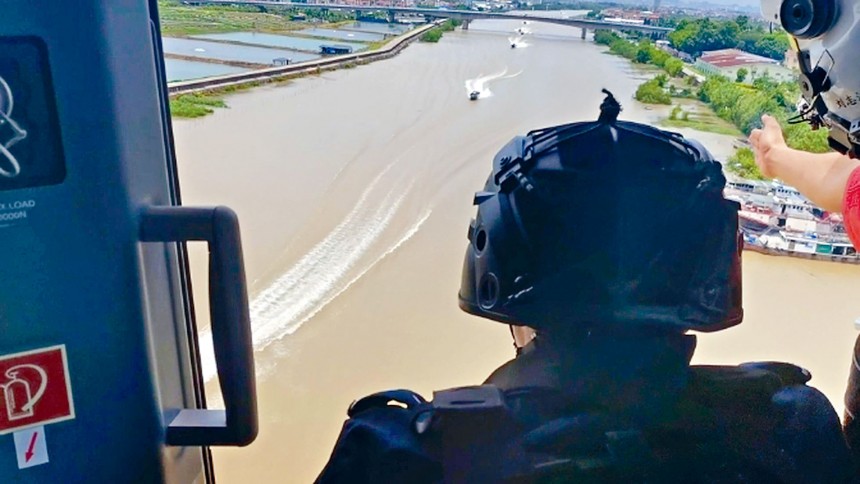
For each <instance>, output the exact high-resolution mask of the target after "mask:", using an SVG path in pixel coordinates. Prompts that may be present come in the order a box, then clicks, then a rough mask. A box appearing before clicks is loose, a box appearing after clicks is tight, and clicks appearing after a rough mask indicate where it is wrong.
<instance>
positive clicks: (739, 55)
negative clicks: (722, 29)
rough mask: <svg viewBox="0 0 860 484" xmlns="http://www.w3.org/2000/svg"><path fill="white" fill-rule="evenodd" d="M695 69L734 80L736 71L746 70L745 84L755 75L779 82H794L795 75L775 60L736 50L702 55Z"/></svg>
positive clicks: (723, 50) (713, 51) (709, 52)
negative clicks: (765, 75) (766, 75)
mask: <svg viewBox="0 0 860 484" xmlns="http://www.w3.org/2000/svg"><path fill="white" fill-rule="evenodd" d="M696 67H698V68H699V69H701V70H702V71H703V72H705V73H707V74H713V75H719V76H723V77H727V78H729V79H732V80H734V79H736V78H737V75H738V71H739V70H740V69H741V68H743V69H746V70H747V73H748V75H747V77H746V82H752V81H753V79H754V78H755V77H756V75H759V76H760V75H762V74H764V73H765V72H767V74H768V75H769V76H770V77H772V78H774V79H776V80H779V81H794V80H795V78H796V74H795V73H794V72H792V71H791V70H790V69H786V68H785V67H783V66H781V65H780V64H779V61H777V60H775V59H769V58H767V57H762V56H760V55H755V54H750V53H749V52H744V51H742V50H738V49H722V50H712V51H708V52H704V53H702V56H701V57H699V58H698V59H697V60H696Z"/></svg>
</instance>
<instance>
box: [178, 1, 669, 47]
mask: <svg viewBox="0 0 860 484" xmlns="http://www.w3.org/2000/svg"><path fill="white" fill-rule="evenodd" d="M188 3H189V4H218V5H225V4H226V5H257V6H261V7H287V8H316V9H327V10H352V11H355V12H387V13H388V17H389V20H392V21H393V20H394V16H395V14H398V13H400V14H416V15H423V16H424V17H425V18H427V19H428V20H433V19H439V18H450V19H457V20H462V21H463V28H464V29H468V28H469V22H470V21H472V20H476V19H504V20H527V21H530V22H546V23H552V24H559V25H567V26H570V27H578V28H580V29H582V38H583V39H584V38H585V35H586V34H587V32H588V31H589V30H607V29H611V30H621V31H625V32H642V33H646V34H651V35H652V36H653V37H655V38H660V37H663V36H665V35H666V34H668V33H669V32H671V31H672V29H670V28H666V27H656V26H653V25H642V24H630V23H620V22H605V21H602V20H589V19H584V18H579V17H577V18H559V17H555V18H553V17H543V16H539V15H531V14H529V15H525V14H522V13H509V12H506V13H500V12H478V11H473V10H447V9H442V10H440V9H434V8H413V7H386V6H382V5H374V6H362V5H341V4H332V3H327V4H321V3H296V2H278V1H272V0H192V1H189V2H188Z"/></svg>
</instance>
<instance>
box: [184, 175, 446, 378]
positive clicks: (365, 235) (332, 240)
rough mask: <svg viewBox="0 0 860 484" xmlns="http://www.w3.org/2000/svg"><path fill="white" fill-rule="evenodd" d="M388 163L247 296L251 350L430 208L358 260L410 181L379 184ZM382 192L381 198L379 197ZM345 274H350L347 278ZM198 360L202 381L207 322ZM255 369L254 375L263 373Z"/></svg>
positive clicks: (277, 335) (209, 354)
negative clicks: (281, 269) (317, 236)
mask: <svg viewBox="0 0 860 484" xmlns="http://www.w3.org/2000/svg"><path fill="white" fill-rule="evenodd" d="M391 166H393V164H392V165H389V167H388V168H386V169H385V170H384V171H383V172H382V173H380V174H379V175H378V176H377V177H376V179H374V180H373V182H371V183H370V185H368V187H367V188H366V189H365V191H364V193H362V195H361V197H360V198H359V200H358V201H357V202H356V204H355V207H354V208H353V209H352V210H351V211H350V213H349V214H348V215H347V216H346V217H345V218H344V219H343V221H341V222H340V224H338V225H337V227H335V228H334V229H333V230H332V231H331V232H330V233H329V234H328V235H327V236H326V237H325V238H323V240H321V241H320V242H319V243H317V244H316V245H315V246H314V247H313V248H312V249H311V250H310V251H308V253H307V254H305V255H304V256H303V257H302V258H301V259H300V260H299V261H298V262H297V263H296V264H295V265H294V266H293V267H292V268H290V269H289V270H288V271H287V272H286V273H284V274H283V275H282V276H280V277H279V278H278V279H277V280H275V281H274V282H273V283H272V284H271V285H270V286H269V287H267V288H266V289H264V290H263V291H262V292H261V293H260V294H259V295H257V297H255V298H254V299H253V301H251V308H250V312H251V331H252V335H253V344H254V350H255V351H261V350H263V349H265V348H266V347H268V346H269V345H270V344H272V343H273V342H276V341H278V340H279V339H281V338H283V337H284V336H286V335H289V334H292V333H294V332H295V331H296V330H297V329H299V327H301V326H302V324H304V323H305V322H306V321H308V320H309V319H311V318H312V317H313V316H314V315H316V314H317V313H318V312H320V311H321V310H322V309H323V308H325V307H326V306H327V305H328V304H329V303H330V302H332V301H333V300H334V299H335V298H337V297H338V296H339V295H340V294H342V293H343V292H344V291H346V290H347V289H349V287H350V286H352V285H353V284H354V283H355V282H357V281H358V280H359V279H360V278H361V277H362V276H364V274H366V273H367V272H368V271H370V269H372V268H373V267H374V266H375V265H376V264H378V263H379V262H380V261H382V260H383V259H384V258H385V257H387V256H388V255H389V254H391V253H392V252H394V251H396V250H397V249H398V248H400V246H402V245H403V244H404V243H406V242H407V241H408V240H409V239H410V238H412V237H413V236H414V235H415V234H416V233H417V232H418V230H419V229H420V228H421V226H422V225H423V224H424V222H425V221H426V220H427V219H428V218H429V216H430V213H431V211H430V210H429V209H428V210H426V211H425V212H424V213H423V214H422V216H421V217H420V218H419V219H418V220H417V221H416V222H415V223H414V224H413V225H412V226H411V227H409V228H408V229H407V230H406V231H405V232H404V233H403V234H402V235H401V236H400V238H399V239H398V240H397V241H396V242H395V243H394V244H392V245H391V246H389V247H387V248H385V249H384V250H383V251H382V252H381V255H379V256H377V257H376V258H374V259H372V260H371V261H369V262H364V263H363V264H362V259H366V255H367V253H368V251H369V250H370V249H372V248H373V246H374V245H375V242H377V241H378V239H379V237H380V236H381V235H382V233H383V232H384V231H385V229H386V228H387V227H388V226H389V224H390V223H391V221H392V219H393V218H394V216H395V214H396V213H397V212H398V209H399V208H400V206H401V205H402V204H403V202H404V200H405V199H406V196H407V195H408V194H409V192H410V191H411V188H412V186H413V185H414V181H413V182H412V183H407V184H405V185H406V186H405V188H403V187H404V184H400V183H395V184H388V185H389V186H392V188H390V189H388V191H387V192H385V191H384V190H386V188H383V187H381V186H380V180H382V178H383V177H384V176H385V175H386V173H387V172H388V171H389V169H390V168H391ZM379 192H382V197H381V201H380V202H379V203H374V201H376V200H379V199H380V197H379V195H380V193H379ZM350 276H352V277H351V278H350ZM199 341H200V348H201V364H202V367H203V368H202V370H203V376H204V378H205V379H206V381H208V380H210V379H211V378H212V377H214V376H215V372H216V371H215V359H214V353H213V348H212V334H211V330H210V329H209V328H206V329H204V330H202V331H201V332H200V338H199ZM271 370H272V368H269V369H268V371H267V369H265V368H262V367H261V368H259V369H258V376H264V375H263V374H261V372H262V373H264V374H265V373H268V372H269V371H271Z"/></svg>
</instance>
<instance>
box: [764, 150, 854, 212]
mask: <svg viewBox="0 0 860 484" xmlns="http://www.w3.org/2000/svg"><path fill="white" fill-rule="evenodd" d="M768 157H769V158H770V159H771V160H772V167H773V171H774V175H775V177H776V178H779V179H780V180H782V181H784V182H785V183H787V184H789V185H791V186H793V187H795V188H797V189H798V190H799V191H800V193H803V194H804V195H805V196H806V197H807V198H809V199H810V200H812V202H813V203H814V204H816V205H818V206H820V207H821V208H823V209H825V210H830V211H833V212H841V211H842V200H843V198H844V195H845V185H846V184H847V183H848V177H849V175H851V172H852V171H853V170H854V169H855V168H857V167H858V166H860V161H858V160H852V159H851V158H848V157H847V156H844V155H841V154H839V153H835V152H833V153H807V152H804V151H798V150H794V149H791V148H788V147H782V148H774V149H772V150H771V152H770V153H768Z"/></svg>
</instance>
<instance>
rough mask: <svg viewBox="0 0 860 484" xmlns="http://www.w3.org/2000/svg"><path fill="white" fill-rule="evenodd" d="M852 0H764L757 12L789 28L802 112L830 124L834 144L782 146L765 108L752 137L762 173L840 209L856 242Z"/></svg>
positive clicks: (856, 49) (858, 68)
mask: <svg viewBox="0 0 860 484" xmlns="http://www.w3.org/2000/svg"><path fill="white" fill-rule="evenodd" d="M855 3H856V2H854V1H853V0H763V1H762V15H763V16H764V18H765V19H766V20H769V21H771V22H773V23H775V24H778V25H781V26H782V27H783V28H784V29H785V30H786V32H788V34H789V35H790V36H791V39H792V45H793V46H794V48H795V51H796V54H797V56H798V64H799V66H800V70H801V76H800V86H801V92H802V94H803V100H804V105H805V106H808V107H807V109H805V110H804V111H803V112H802V113H801V115H802V116H803V117H804V118H805V119H806V120H807V121H808V122H809V123H811V124H812V126H813V127H814V128H819V127H824V128H826V129H828V141H829V143H830V146H831V147H832V148H834V150H835V152H833V153H827V154H813V153H805V152H802V151H799V150H793V149H791V148H789V147H788V146H786V143H785V140H784V138H783V136H782V132H781V130H780V127H779V124H778V123H777V122H776V120H775V119H774V118H772V117H770V116H763V117H762V122H763V124H764V127H763V128H762V129H757V130H753V132H752V133H751V135H750V142H751V144H752V145H753V149H754V151H755V155H756V163H757V164H758V166H759V168H760V169H761V171H762V174H763V175H765V176H768V177H774V178H779V179H781V180H783V181H784V182H786V183H788V184H790V185H792V186H794V187H795V188H797V189H798V190H799V191H800V192H801V193H803V194H804V195H806V196H807V197H808V198H809V199H810V200H812V201H813V202H814V203H816V204H817V205H819V206H821V207H822V208H824V209H826V210H831V211H836V212H842V214H843V216H844V220H845V228H846V231H847V232H848V236H849V237H850V238H851V241H852V243H853V244H854V246H855V247H857V248H860V161H858V160H857V159H856V158H857V156H858V154H860V150H858V147H860V28H858V23H860V17H858V16H857V15H856V12H855Z"/></svg>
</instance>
